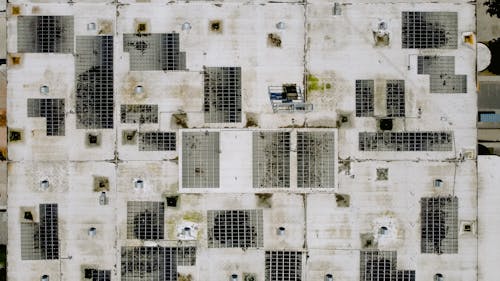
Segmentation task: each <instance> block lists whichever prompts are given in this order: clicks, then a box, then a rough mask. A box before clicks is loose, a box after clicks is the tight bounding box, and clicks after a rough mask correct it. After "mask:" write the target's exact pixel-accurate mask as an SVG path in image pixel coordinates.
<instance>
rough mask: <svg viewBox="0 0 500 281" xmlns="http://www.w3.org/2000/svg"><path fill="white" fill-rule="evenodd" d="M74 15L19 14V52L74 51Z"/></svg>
mask: <svg viewBox="0 0 500 281" xmlns="http://www.w3.org/2000/svg"><path fill="white" fill-rule="evenodd" d="M73 25H74V24H73V17H72V16H18V17H17V51H18V52H19V53H73V36H74V30H73Z"/></svg>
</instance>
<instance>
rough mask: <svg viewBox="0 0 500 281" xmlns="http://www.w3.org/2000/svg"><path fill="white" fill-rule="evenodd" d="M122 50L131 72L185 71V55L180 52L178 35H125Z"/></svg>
mask: <svg viewBox="0 0 500 281" xmlns="http://www.w3.org/2000/svg"><path fill="white" fill-rule="evenodd" d="M123 48H124V51H125V52H127V53H128V54H129V58H130V70H132V71H148V70H149V71H154V70H183V69H185V64H186V55H185V53H184V52H180V48H179V34H178V33H134V34H127V33H126V34H123Z"/></svg>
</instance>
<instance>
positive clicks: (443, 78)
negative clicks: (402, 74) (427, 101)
mask: <svg viewBox="0 0 500 281" xmlns="http://www.w3.org/2000/svg"><path fill="white" fill-rule="evenodd" d="M418 74H428V75H430V92H431V93H466V92H467V75H456V74H455V57H453V56H419V57H418Z"/></svg>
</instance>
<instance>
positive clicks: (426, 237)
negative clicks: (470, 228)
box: [420, 196, 458, 254]
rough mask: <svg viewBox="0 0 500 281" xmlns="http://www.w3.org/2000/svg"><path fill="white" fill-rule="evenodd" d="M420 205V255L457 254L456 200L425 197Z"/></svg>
mask: <svg viewBox="0 0 500 281" xmlns="http://www.w3.org/2000/svg"><path fill="white" fill-rule="evenodd" d="M420 204H421V213H420V216H421V227H422V229H421V231H422V233H421V234H422V237H421V238H422V240H421V251H422V253H435V254H456V253H458V198H457V197H451V196H449V197H425V198H422V200H421V202H420Z"/></svg>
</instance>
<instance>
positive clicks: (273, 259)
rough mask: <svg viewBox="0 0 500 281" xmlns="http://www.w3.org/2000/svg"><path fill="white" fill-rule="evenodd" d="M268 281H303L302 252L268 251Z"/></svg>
mask: <svg viewBox="0 0 500 281" xmlns="http://www.w3.org/2000/svg"><path fill="white" fill-rule="evenodd" d="M265 280H266V281H301V280H302V252H299V251H266V278H265Z"/></svg>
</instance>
